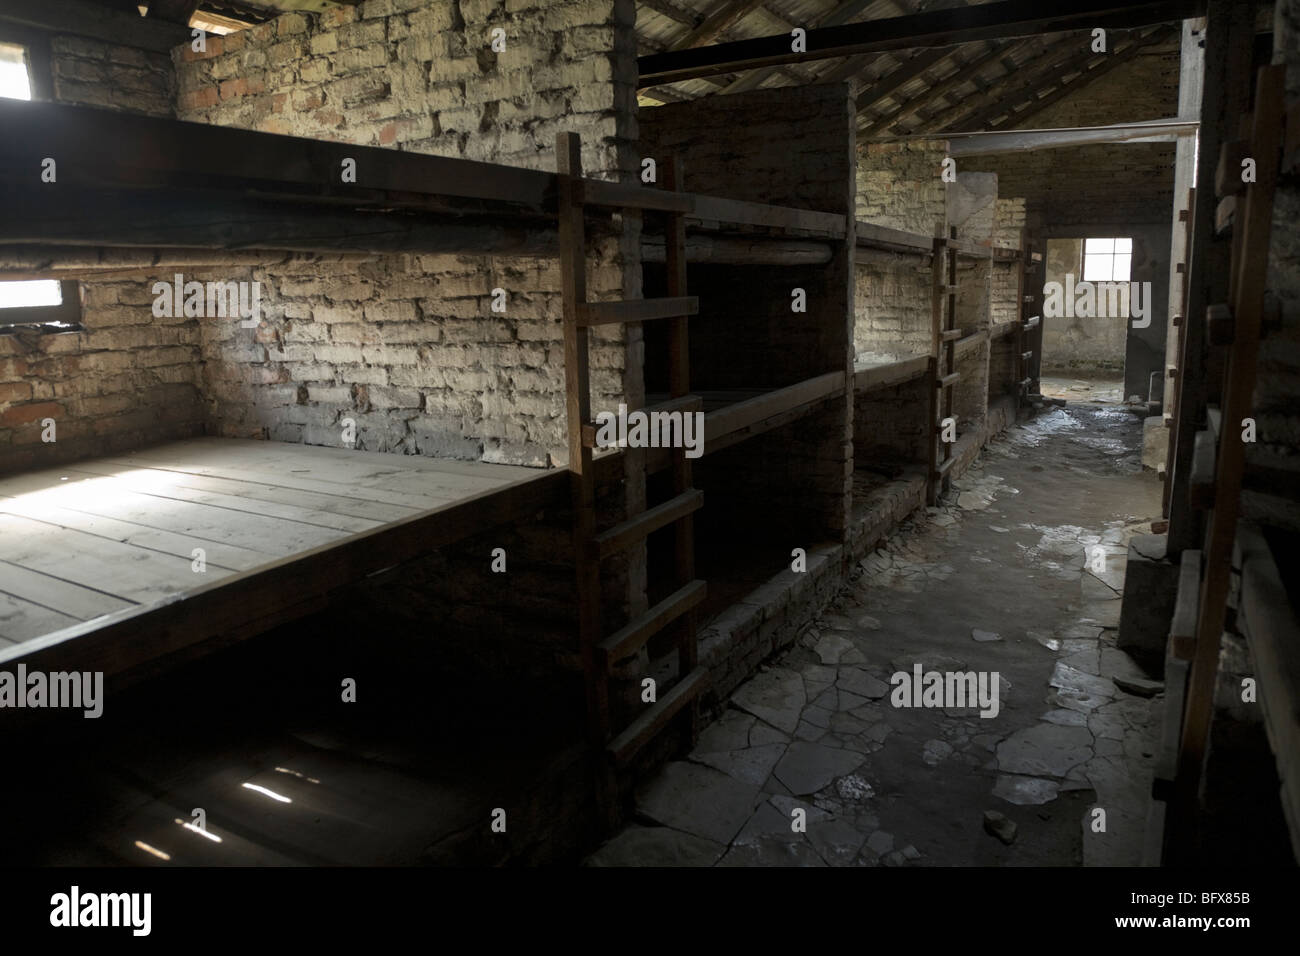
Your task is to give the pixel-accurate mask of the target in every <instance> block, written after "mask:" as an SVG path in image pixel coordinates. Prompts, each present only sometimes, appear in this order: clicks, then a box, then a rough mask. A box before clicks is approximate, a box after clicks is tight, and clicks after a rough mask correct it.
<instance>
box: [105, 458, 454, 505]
mask: <svg viewBox="0 0 1300 956" xmlns="http://www.w3.org/2000/svg"><path fill="white" fill-rule="evenodd" d="M100 460H101V461H105V462H109V461H111V462H113V463H114V464H116V465H119V466H120V467H122V468H150V469H156V470H158V471H172V472H175V473H177V474H182V475H199V476H202V477H212V478H225V479H228V480H231V481H249V482H256V483H259V484H266V485H270V486H271V487H274V488H282V489H285V490H288V491H309V492H315V493H317V494H322V495H333V496H336V497H344V496H346V493H347V491H348V489H351V492H352V494H353V495H355V494H356V493H357V488H356V486H355V485H345V484H340V483H339V482H337V481H323V480H321V479H319V478H313V477H306V476H303V475H297V474H290V473H288V472H286V471H284V470H281V471H280V472H276V471H274V470H271V471H259V470H257V469H256V468H253V467H252V466H243V465H240V464H237V463H234V462H229V461H227V462H223V461H220V460H212V461H207V462H200V461H198V460H195V459H191V460H189V461H188V462H182V463H176V464H168V463H167V462H160V461H152V460H147V459H143V458H116V459H107V458H105V459H100ZM268 467H269V468H272V469H274V467H275V466H274V464H270V463H268ZM365 494H366V497H368V498H370V499H372V500H374V501H379V502H382V503H384V504H389V505H399V506H402V507H406V508H410V509H412V512H413V513H415V514H419V513H420V512H422V511H427V510H428V509H430V508H437V507H438V506H440V505H444V504H449V503H450V502H451V501H453V500H454V499H453V498H450V497H439V496H436V495H431V494H409V493H406V492H400V491H387V490H385V489H382V488H367V489H365Z"/></svg>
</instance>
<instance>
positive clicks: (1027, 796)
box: [993, 773, 1061, 807]
mask: <svg viewBox="0 0 1300 956" xmlns="http://www.w3.org/2000/svg"><path fill="white" fill-rule="evenodd" d="M1060 790H1061V785H1060V784H1059V783H1057V782H1056V781H1055V780H1044V779H1043V778H1042V777H1021V776H1018V775H1015V774H1005V773H1004V774H1001V775H1000V776H999V777H998V782H997V784H996V785H994V787H993V796H995V797H1000V798H1001V799H1003V800H1005V801H1006V802H1007V803H1014V804H1015V805H1016V806H1021V807H1025V806H1040V805H1041V804H1044V803H1051V802H1052V801H1053V800H1055V799H1056V797H1057V795H1058V794H1059V793H1060Z"/></svg>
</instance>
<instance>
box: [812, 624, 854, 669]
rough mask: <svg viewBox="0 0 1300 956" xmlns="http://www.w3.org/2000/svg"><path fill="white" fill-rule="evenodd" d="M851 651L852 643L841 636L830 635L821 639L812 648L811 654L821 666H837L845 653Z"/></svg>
mask: <svg viewBox="0 0 1300 956" xmlns="http://www.w3.org/2000/svg"><path fill="white" fill-rule="evenodd" d="M851 650H853V642H852V641H850V640H849V639H848V638H847V637H844V636H843V635H842V634H837V633H834V632H832V633H830V634H827V635H825V636H824V637H822V639H821V640H819V641H818V642H817V645H816V646H815V647H814V648H813V653H814V654H816V655H817V657H818V658H819V659H820V660H821V662H822V663H823V664H838V663H839V662H840V657H841V655H843V654H844V652H845V651H851Z"/></svg>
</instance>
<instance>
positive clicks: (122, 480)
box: [53, 470, 384, 532]
mask: <svg viewBox="0 0 1300 956" xmlns="http://www.w3.org/2000/svg"><path fill="white" fill-rule="evenodd" d="M69 473H70V474H84V475H85V476H86V477H87V478H89V479H91V481H87V482H85V483H84V485H83V486H82V487H83V489H89V488H94V487H101V488H105V489H108V490H110V491H116V490H130V491H132V492H134V493H136V494H141V495H148V496H150V497H153V498H166V499H168V500H171V501H184V502H188V503H190V504H198V505H207V506H210V507H213V508H225V509H228V510H230V511H238V512H240V513H242V514H252V515H257V516H259V517H263V518H279V519H282V520H285V521H296V522H298V523H299V524H309V525H316V526H317V527H321V528H330V529H332V530H335V531H348V532H354V531H365V530H366V529H368V528H373V527H375V526H376V525H380V524H383V523H384V522H383V521H379V520H376V519H374V518H356V517H353V516H352V515H345V514H338V513H336V512H330V511H321V510H317V509H314V508H305V507H302V506H301V505H294V504H285V503H283V502H278V501H264V500H262V499H260V498H245V497H244V496H242V495H231V494H226V493H224V492H219V491H206V490H202V489H198V488H189V487H186V486H185V485H182V484H179V483H178V482H176V481H175V480H174V479H172V478H169V477H165V476H166V474H167V473H166V472H159V473H158V474H160V475H163V476H164V477H163V478H162V479H161V480H159V479H157V478H151V477H150V476H149V475H146V474H141V473H140V472H139V471H137V470H131V471H126V472H122V473H118V474H113V475H96V474H94V473H91V472H80V471H70V472H69ZM53 500H57V498H56V499H53Z"/></svg>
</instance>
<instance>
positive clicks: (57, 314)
mask: <svg viewBox="0 0 1300 956" xmlns="http://www.w3.org/2000/svg"><path fill="white" fill-rule="evenodd" d="M4 281H6V280H5V279H3V278H2V277H0V282H4ZM15 281H18V280H15ZM55 281H56V282H58V283H59V292H60V294H61V295H62V296H63V301H62V302H60V303H59V304H58V305H26V306H20V307H17V308H12V309H0V335H12V334H13V333H14V332H22V331H28V332H39V333H41V334H42V335H56V334H58V333H60V332H83V331H85V328H84V326H82V324H81V283H79V282H78V281H77V280H76V279H57V280H55ZM54 322H63V323H66V324H67V325H68V326H69V328H53V327H52V325H51V323H54Z"/></svg>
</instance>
